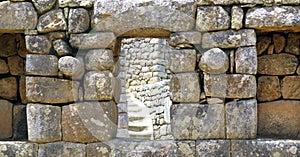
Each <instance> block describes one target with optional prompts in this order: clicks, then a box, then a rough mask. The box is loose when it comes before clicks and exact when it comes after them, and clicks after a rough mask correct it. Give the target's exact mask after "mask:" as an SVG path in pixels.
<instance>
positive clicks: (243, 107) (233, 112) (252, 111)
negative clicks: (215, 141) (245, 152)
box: [225, 99, 257, 139]
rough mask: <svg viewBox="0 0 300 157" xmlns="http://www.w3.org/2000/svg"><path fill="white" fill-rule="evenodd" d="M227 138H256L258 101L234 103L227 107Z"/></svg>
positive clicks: (228, 104)
mask: <svg viewBox="0 0 300 157" xmlns="http://www.w3.org/2000/svg"><path fill="white" fill-rule="evenodd" d="M225 110H226V111H225V112H226V114H225V116H226V118H225V119H226V122H225V123H226V138H227V139H249V138H256V133H257V102H256V99H251V100H243V101H233V102H230V103H227V104H226V105H225Z"/></svg>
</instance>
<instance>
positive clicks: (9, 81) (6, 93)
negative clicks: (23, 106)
mask: <svg viewBox="0 0 300 157" xmlns="http://www.w3.org/2000/svg"><path fill="white" fill-rule="evenodd" d="M0 87H1V88H0V97H2V98H5V99H9V100H17V96H18V94H17V91H18V83H17V80H16V78H15V77H7V78H2V79H0Z"/></svg>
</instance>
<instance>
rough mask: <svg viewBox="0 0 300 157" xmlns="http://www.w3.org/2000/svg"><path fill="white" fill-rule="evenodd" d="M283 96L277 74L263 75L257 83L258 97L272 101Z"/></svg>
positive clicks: (261, 99)
mask: <svg viewBox="0 0 300 157" xmlns="http://www.w3.org/2000/svg"><path fill="white" fill-rule="evenodd" d="M280 97H281V91H280V82H279V78H278V77H277V76H261V77H259V78H258V83H257V99H258V100H259V101H272V100H276V99H279V98H280Z"/></svg>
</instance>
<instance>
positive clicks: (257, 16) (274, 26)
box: [245, 6, 300, 31]
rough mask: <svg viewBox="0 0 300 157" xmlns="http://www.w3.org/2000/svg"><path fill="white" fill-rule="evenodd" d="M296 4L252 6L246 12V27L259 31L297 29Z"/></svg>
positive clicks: (298, 26) (298, 10) (299, 27)
mask: <svg viewBox="0 0 300 157" xmlns="http://www.w3.org/2000/svg"><path fill="white" fill-rule="evenodd" d="M299 14H300V8H299V7H298V6H273V7H263V8H262V7H254V8H251V9H249V10H248V12H247V14H246V22H245V24H246V27H247V28H254V29H256V30H260V31H299V30H300V19H299V17H298V15H299Z"/></svg>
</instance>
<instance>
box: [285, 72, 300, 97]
mask: <svg viewBox="0 0 300 157" xmlns="http://www.w3.org/2000/svg"><path fill="white" fill-rule="evenodd" d="M281 93H282V97H283V98H284V99H300V76H285V77H284V79H283V80H282V82H281Z"/></svg>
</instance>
